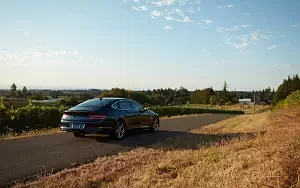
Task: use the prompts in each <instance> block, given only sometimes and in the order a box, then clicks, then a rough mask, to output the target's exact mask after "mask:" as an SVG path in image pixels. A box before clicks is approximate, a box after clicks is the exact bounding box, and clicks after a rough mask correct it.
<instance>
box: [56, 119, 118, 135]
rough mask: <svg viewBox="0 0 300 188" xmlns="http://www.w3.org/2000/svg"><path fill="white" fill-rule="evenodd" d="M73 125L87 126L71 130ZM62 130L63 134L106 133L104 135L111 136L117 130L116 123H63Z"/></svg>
mask: <svg viewBox="0 0 300 188" xmlns="http://www.w3.org/2000/svg"><path fill="white" fill-rule="evenodd" d="M71 123H79V124H85V127H84V128H77V129H75V128H71V127H70V124H71ZM60 130H61V131H63V132H73V133H74V132H81V133H85V134H89V133H104V134H110V133H112V132H114V131H115V130H116V125H115V122H113V121H111V122H107V121H106V122H103V121H102V122H97V123H90V122H66V121H64V122H61V124H60Z"/></svg>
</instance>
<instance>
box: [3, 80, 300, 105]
mask: <svg viewBox="0 0 300 188" xmlns="http://www.w3.org/2000/svg"><path fill="white" fill-rule="evenodd" d="M299 89H300V79H299V77H298V75H297V74H296V75H294V76H293V77H292V78H291V77H290V76H288V78H287V79H284V80H283V83H282V84H280V86H279V87H278V89H277V90H276V92H275V90H274V89H271V88H270V87H268V88H266V89H263V90H260V91H252V92H251V91H229V90H228V84H227V83H226V82H225V81H224V85H223V89H222V90H219V91H217V90H214V89H213V88H212V87H210V88H204V89H197V90H195V91H189V90H188V89H186V88H184V87H180V88H179V89H171V88H165V89H163V88H161V89H153V90H143V91H133V90H126V89H123V88H112V89H111V90H97V89H91V90H35V91H33V90H30V91H28V90H27V88H26V86H24V87H23V88H22V90H17V86H16V84H15V83H13V84H12V85H11V87H10V90H9V93H8V94H7V97H12V98H14V97H15V98H24V99H27V98H29V99H32V100H44V99H48V98H49V97H51V98H58V97H59V96H66V98H62V100H61V101H62V104H66V105H76V104H78V103H79V102H82V101H85V100H88V99H91V98H94V97H121V98H130V99H133V100H136V101H138V102H140V103H142V104H144V105H182V104H189V103H193V104H211V105H224V104H236V103H238V102H239V99H243V98H250V99H251V100H252V101H253V100H254V93H255V96H256V101H264V102H266V103H271V102H273V103H278V102H279V101H280V100H283V99H285V98H286V97H287V96H288V95H289V94H290V93H291V92H293V91H296V90H299Z"/></svg>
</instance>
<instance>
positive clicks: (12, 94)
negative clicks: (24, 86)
mask: <svg viewBox="0 0 300 188" xmlns="http://www.w3.org/2000/svg"><path fill="white" fill-rule="evenodd" d="M10 92H11V96H12V97H15V96H16V92H17V86H16V84H15V83H13V84H12V85H11V86H10Z"/></svg>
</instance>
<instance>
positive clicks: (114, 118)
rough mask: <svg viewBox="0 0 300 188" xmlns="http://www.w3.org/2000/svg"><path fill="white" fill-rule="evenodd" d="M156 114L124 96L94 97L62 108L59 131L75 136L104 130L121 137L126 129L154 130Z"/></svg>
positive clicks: (155, 129) (155, 128)
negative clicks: (71, 106)
mask: <svg viewBox="0 0 300 188" xmlns="http://www.w3.org/2000/svg"><path fill="white" fill-rule="evenodd" d="M158 127H159V118H158V115H157V114H156V113H155V112H153V111H151V110H148V109H147V108H144V107H143V106H142V105H140V104H139V103H137V102H135V101H133V100H131V99H124V98H95V99H91V100H87V101H85V102H83V103H81V104H79V105H77V106H75V107H73V108H71V109H69V110H67V111H65V112H64V115H63V117H62V118H61V124H60V128H61V130H62V131H66V132H72V133H73V135H74V136H75V137H83V136H84V135H85V134H89V133H104V134H110V135H113V136H115V137H116V138H117V139H122V138H123V137H124V135H125V132H126V131H127V130H129V129H138V128H145V129H148V130H150V131H151V132H156V131H157V130H158Z"/></svg>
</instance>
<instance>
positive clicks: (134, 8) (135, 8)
mask: <svg viewBox="0 0 300 188" xmlns="http://www.w3.org/2000/svg"><path fill="white" fill-rule="evenodd" d="M132 9H133V10H136V11H140V9H139V8H137V7H135V6H133V7H132Z"/></svg>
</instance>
